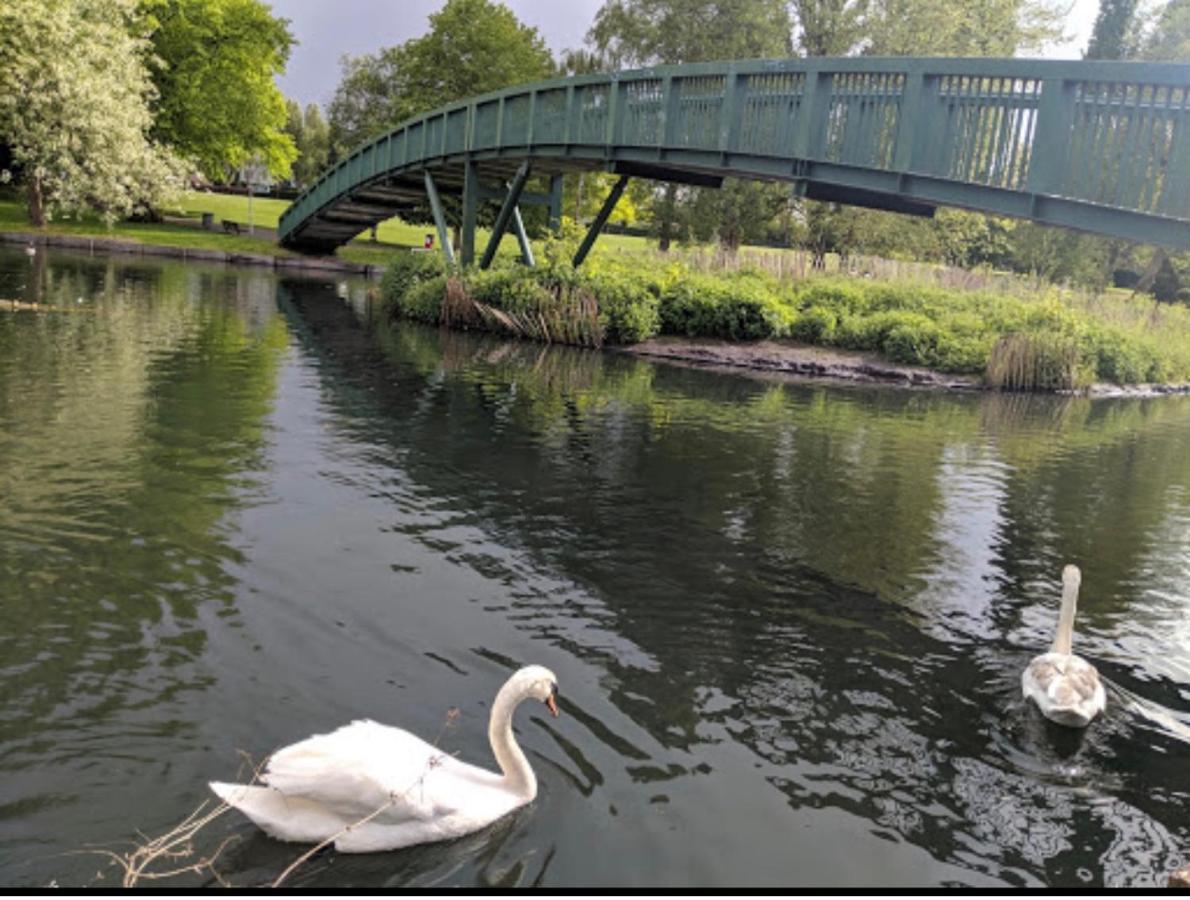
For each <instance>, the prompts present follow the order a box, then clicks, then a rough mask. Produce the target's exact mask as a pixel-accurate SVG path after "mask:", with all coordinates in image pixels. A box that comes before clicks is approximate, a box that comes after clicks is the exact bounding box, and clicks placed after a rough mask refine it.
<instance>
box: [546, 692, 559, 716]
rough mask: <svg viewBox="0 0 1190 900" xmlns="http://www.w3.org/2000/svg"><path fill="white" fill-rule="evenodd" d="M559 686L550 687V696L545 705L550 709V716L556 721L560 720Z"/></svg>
mask: <svg viewBox="0 0 1190 900" xmlns="http://www.w3.org/2000/svg"><path fill="white" fill-rule="evenodd" d="M557 696H558V686H557V685H556V684H551V685H550V695H549V696H548V697H546V698H545V705H546V706H548V707H549V710H550V715H552V716H553V717H554V718H555V719H556V718H558V701H557V699H556V698H557Z"/></svg>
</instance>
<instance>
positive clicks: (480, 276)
mask: <svg viewBox="0 0 1190 900" xmlns="http://www.w3.org/2000/svg"><path fill="white" fill-rule="evenodd" d="M465 282H466V285H467V292H468V293H469V294H470V295H471V299H473V300H475V301H476V302H477V303H484V304H487V305H488V306H494V307H495V308H496V309H503V310H507V311H510V312H526V311H530V310H532V311H537V310H541V309H543V308H546V307H548V306H550V305H551V304H550V299H551V295H550V291H549V290H548V289H547V288H546V287H545V286H544V285H542V284H540V283H539V282H538V281H537V278H536V276H535V274H534V272H533V270H532V269H527V268H524V267H519V266H518V267H516V268H508V269H487V270H485V271H480V270H475V271H472V272H468V273H467V276H466V279H465Z"/></svg>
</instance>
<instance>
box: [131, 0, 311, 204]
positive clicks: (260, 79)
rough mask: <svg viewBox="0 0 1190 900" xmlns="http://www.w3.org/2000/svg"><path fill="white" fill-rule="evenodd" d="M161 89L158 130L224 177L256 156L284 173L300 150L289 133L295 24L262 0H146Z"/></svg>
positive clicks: (219, 177)
mask: <svg viewBox="0 0 1190 900" xmlns="http://www.w3.org/2000/svg"><path fill="white" fill-rule="evenodd" d="M143 9H144V10H145V12H146V14H147V24H148V27H149V29H150V30H151V40H152V49H153V52H154V54H155V55H156V56H157V57H158V58H159V59H160V61H161V63H162V64H161V65H159V66H157V67H156V68H155V69H154V75H153V79H154V82H155V83H156V86H157V90H158V94H159V97H158V100H157V103H156V105H155V109H154V112H155V121H154V125H153V135H154V137H156V138H157V139H158V140H160V141H162V142H164V143H168V144H170V145H171V146H172V147H173V148H174V149H175V151H176V152H177V153H179V154H180V155H181V156H183V157H185V158H186V159H189V160H192V161H193V162H194V163H195V164H196V165H197V166H198V167H199V168H200V169H201V170H202V172H203V173H204V174H205V175H206V176H207V177H208V178H211V179H215V180H222V179H224V178H226V177H227V175H228V174H229V172H230V171H232V170H234V169H238V168H239V167H240V166H242V165H243V164H244V163H246V162H247V161H248V160H250V159H251V158H253V157H255V156H259V157H260V159H261V160H262V161H263V162H264V163H265V164H266V165H267V166H268V169H269V172H271V173H272V174H273V175H277V176H285V175H287V174H289V169H290V165H291V164H292V162H293V160H294V159H295V157H296V156H297V148H296V147H295V146H294V144H293V140H292V139H291V138H290V136H289V135H288V134H286V133H285V119H286V110H285V98H284V96H282V94H281V92H280V90H278V88H277V86H276V84H274V82H273V78H274V76H276V75H278V74H280V73H281V72H283V71H284V70H285V64H286V62H287V61H288V59H289V51H290V48H291V47H292V45H293V36H292V35H291V34H290V32H289V23H288V21H287V20H285V19H279V18H276V17H274V16H273V15H272V13H271V12H270V10H269V7H268V6H267V5H266V4H265V3H263V2H262V0H145V2H144V5H143Z"/></svg>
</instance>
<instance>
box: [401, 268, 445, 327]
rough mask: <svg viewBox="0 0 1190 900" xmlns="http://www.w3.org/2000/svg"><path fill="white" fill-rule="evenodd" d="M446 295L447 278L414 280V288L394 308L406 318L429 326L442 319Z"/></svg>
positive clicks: (406, 292) (441, 276)
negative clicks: (443, 299)
mask: <svg viewBox="0 0 1190 900" xmlns="http://www.w3.org/2000/svg"><path fill="white" fill-rule="evenodd" d="M445 295H446V276H445V275H439V276H438V277H436V278H431V279H429V280H414V282H413V283H412V287H410V288H409V289H408V290H406V291H405V293H403V294H402V295H400V296H399V297H397V298H395V299H394V301H393V304H394V308H395V309H396V310H397V312H398V313H400V314H401V315H403V316H405V317H406V318H410V319H413V320H414V321H417V322H425V323H426V324H428V325H437V324H438V323H439V321H441V319H442V298H443V297H444V296H445Z"/></svg>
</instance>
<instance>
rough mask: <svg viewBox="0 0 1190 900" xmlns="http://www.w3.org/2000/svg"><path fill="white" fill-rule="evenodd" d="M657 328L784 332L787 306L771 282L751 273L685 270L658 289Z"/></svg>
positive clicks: (708, 333) (721, 333) (697, 332)
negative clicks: (699, 272)
mask: <svg viewBox="0 0 1190 900" xmlns="http://www.w3.org/2000/svg"><path fill="white" fill-rule="evenodd" d="M660 312H661V327H662V330H663V331H664V332H666V333H668V334H685V335H689V336H691V337H694V336H699V337H719V338H728V339H730V340H749V339H755V338H764V337H779V336H782V335H784V334H787V333H788V330H789V324H790V322H791V320H792V319H793V315H792V310H791V309H790V308H789V307H788V306H787V305H786V304H785V303H783V302H782V297H781V295H780V293H779V292H778V289H777V286H776V284H775V283H773V282H771V281H768V280H766V279H764V278H761V277H759V276H756V275H752V274H745V275H734V276H733V275H721V276H716V275H699V274H689V275H686V276H685V277H683V278H680V279H674V280H673V281H671V282H670V283H669V284H668V285H667V286H666V287H665V288H664V290H663V291H662V293H661V307H660Z"/></svg>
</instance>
